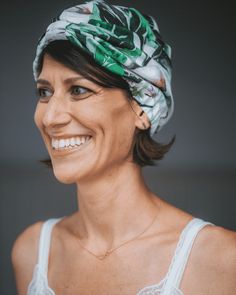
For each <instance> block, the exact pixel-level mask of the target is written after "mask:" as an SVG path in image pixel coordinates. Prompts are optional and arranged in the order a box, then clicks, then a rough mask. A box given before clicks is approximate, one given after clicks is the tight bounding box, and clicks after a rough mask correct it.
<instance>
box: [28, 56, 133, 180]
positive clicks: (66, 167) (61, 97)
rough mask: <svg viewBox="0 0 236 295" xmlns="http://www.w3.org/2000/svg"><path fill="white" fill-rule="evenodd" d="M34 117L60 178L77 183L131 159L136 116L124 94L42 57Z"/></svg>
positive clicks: (49, 58) (56, 173)
mask: <svg viewBox="0 0 236 295" xmlns="http://www.w3.org/2000/svg"><path fill="white" fill-rule="evenodd" d="M37 89H38V94H39V100H38V103H37V107H36V110H35V115H34V120H35V123H36V125H37V127H38V128H39V130H40V132H41V135H42V137H43V140H44V142H45V145H46V147H47V150H48V153H49V155H50V158H51V161H52V165H53V170H54V174H55V176H56V178H57V179H58V180H59V181H61V182H63V183H75V182H79V181H86V180H91V178H94V177H98V176H101V175H102V174H103V173H106V172H107V171H108V169H111V168H113V167H118V166H120V165H122V164H124V163H125V162H127V161H132V141H133V136H134V132H135V119H136V120H137V117H136V115H135V114H134V112H133V110H132V108H131V107H130V102H129V101H128V98H127V95H126V93H125V92H124V91H123V90H121V89H114V88H113V89H112V88H111V89H109V88H104V87H101V86H99V85H97V84H95V83H93V82H91V81H89V80H87V79H85V78H83V77H82V76H81V75H80V74H78V73H77V72H75V71H73V70H71V69H69V68H67V67H66V66H64V65H62V64H60V63H59V62H57V61H55V60H54V59H53V58H51V57H50V56H49V55H47V54H46V55H45V56H44V61H43V67H42V71H41V73H40V75H39V77H38V81H37Z"/></svg>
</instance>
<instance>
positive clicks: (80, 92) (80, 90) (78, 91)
mask: <svg viewBox="0 0 236 295" xmlns="http://www.w3.org/2000/svg"><path fill="white" fill-rule="evenodd" d="M70 91H71V94H72V95H73V96H75V97H76V99H84V98H87V97H88V96H90V95H91V94H92V91H91V90H89V89H87V88H85V87H81V86H78V85H74V86H72V87H71V90H70Z"/></svg>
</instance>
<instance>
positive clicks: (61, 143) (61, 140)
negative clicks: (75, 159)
mask: <svg viewBox="0 0 236 295" xmlns="http://www.w3.org/2000/svg"><path fill="white" fill-rule="evenodd" d="M64 146H65V140H64V139H60V140H59V148H63V147H64Z"/></svg>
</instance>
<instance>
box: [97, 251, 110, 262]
mask: <svg viewBox="0 0 236 295" xmlns="http://www.w3.org/2000/svg"><path fill="white" fill-rule="evenodd" d="M109 255H110V252H109V251H107V252H106V253H105V254H103V255H99V256H97V257H98V259H100V260H104V259H105V258H106V257H107V256H109Z"/></svg>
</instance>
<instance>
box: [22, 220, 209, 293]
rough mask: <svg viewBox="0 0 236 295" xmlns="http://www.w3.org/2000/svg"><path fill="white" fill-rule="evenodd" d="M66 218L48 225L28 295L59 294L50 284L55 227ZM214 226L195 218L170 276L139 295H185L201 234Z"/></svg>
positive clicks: (181, 241)
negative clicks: (186, 275) (188, 269)
mask: <svg viewBox="0 0 236 295" xmlns="http://www.w3.org/2000/svg"><path fill="white" fill-rule="evenodd" d="M61 219H62V218H51V219H48V220H47V221H45V222H44V224H43V226H42V229H41V233H40V240H39V256H38V262H37V264H36V265H35V268H34V272H33V278H32V281H31V282H30V284H29V286H28V291H27V295H56V294H55V292H54V291H53V290H52V289H51V288H50V287H49V285H48V278H47V272H48V258H49V249H50V241H51V231H52V228H53V226H54V225H55V224H56V223H57V222H59V220H61ZM208 224H210V225H213V224H212V223H210V222H205V221H203V220H202V219H199V218H194V219H192V220H191V221H190V222H189V223H188V224H187V225H186V226H185V228H184V229H183V231H182V233H181V234H180V237H179V241H178V243H177V247H176V249H175V253H174V256H173V258H172V261H171V264H170V266H169V269H168V272H167V274H166V276H165V277H164V278H163V279H162V280H161V281H160V282H159V283H158V284H155V285H151V286H147V287H144V288H143V289H141V290H139V292H138V293H137V294H136V295H183V292H182V291H181V290H180V289H179V286H180V282H181V279H182V276H183V273H184V269H185V266H186V264H187V261H188V257H189V254H190V251H191V249H192V246H193V242H194V240H195V237H196V236H197V234H198V232H199V231H200V230H201V229H202V228H203V227H204V226H205V225H208Z"/></svg>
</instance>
